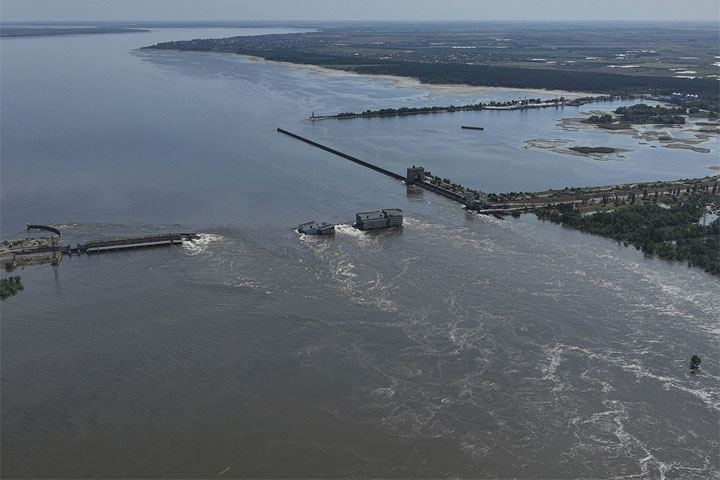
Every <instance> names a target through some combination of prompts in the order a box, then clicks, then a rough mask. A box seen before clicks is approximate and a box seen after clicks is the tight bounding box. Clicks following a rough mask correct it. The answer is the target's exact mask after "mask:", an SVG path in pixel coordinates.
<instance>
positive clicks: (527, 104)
mask: <svg viewBox="0 0 720 480" xmlns="http://www.w3.org/2000/svg"><path fill="white" fill-rule="evenodd" d="M615 99H616V97H613V96H609V95H608V96H598V97H583V98H582V99H575V100H571V101H566V99H565V97H559V98H553V99H550V100H541V99H539V98H529V99H524V100H509V101H507V102H495V101H491V102H487V103H485V102H479V103H473V104H471V105H448V106H446V107H440V106H432V107H399V108H381V109H379V110H365V111H364V112H358V113H356V112H342V113H338V114H337V115H332V116H331V117H335V118H353V117H379V116H390V115H413V114H420V113H433V112H458V111H477V110H486V109H488V108H498V107H515V108H538V107H552V106H558V105H582V104H584V103H589V102H601V101H612V100H615ZM323 118H327V117H323Z"/></svg>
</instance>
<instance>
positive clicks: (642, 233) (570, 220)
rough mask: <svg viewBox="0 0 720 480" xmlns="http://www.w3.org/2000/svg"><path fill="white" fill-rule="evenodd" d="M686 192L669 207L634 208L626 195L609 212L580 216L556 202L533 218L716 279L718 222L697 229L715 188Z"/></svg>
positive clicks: (714, 196)
mask: <svg viewBox="0 0 720 480" xmlns="http://www.w3.org/2000/svg"><path fill="white" fill-rule="evenodd" d="M688 190H689V191H686V192H684V193H683V194H681V192H680V188H679V187H678V189H677V191H674V192H673V197H672V198H673V199H674V200H668V203H670V205H669V208H664V206H661V205H658V204H656V203H644V204H635V202H636V200H637V199H636V197H635V194H632V196H631V197H630V198H629V199H628V200H629V203H630V205H626V206H622V207H621V208H616V209H615V210H613V211H607V212H597V213H593V214H589V215H582V214H581V213H580V211H579V210H578V209H577V207H576V205H575V204H574V203H561V204H557V205H553V206H552V207H544V208H541V209H538V210H536V212H535V213H536V215H537V216H538V217H539V218H541V219H547V220H550V221H553V222H557V223H562V224H563V225H569V226H572V227H575V228H577V229H579V230H581V231H583V232H589V233H593V234H597V235H602V236H604V237H608V238H613V239H615V240H617V241H618V242H623V243H625V244H632V245H634V246H635V247H636V248H638V249H640V250H642V251H643V252H645V253H646V254H648V255H653V254H655V255H657V256H659V257H660V258H663V259H666V260H678V261H686V262H688V265H691V266H698V267H700V268H703V269H704V270H705V271H706V272H708V273H711V274H713V275H720V222H718V221H714V222H712V223H710V224H709V225H706V226H703V225H700V224H699V221H700V219H701V218H702V217H703V215H705V213H706V212H707V208H708V207H711V208H715V209H717V207H718V195H717V186H715V187H714V188H713V191H712V192H710V191H709V189H708V187H707V186H704V187H702V188H698V189H695V191H692V190H693V189H690V188H688ZM604 200H605V203H607V201H609V199H608V198H606V199H604ZM666 206H668V205H666Z"/></svg>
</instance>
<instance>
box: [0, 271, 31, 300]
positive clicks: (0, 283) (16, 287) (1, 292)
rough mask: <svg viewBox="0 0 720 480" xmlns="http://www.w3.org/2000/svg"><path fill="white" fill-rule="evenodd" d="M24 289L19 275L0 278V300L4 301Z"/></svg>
mask: <svg viewBox="0 0 720 480" xmlns="http://www.w3.org/2000/svg"><path fill="white" fill-rule="evenodd" d="M24 289H25V287H23V284H22V282H21V281H20V277H19V276H15V277H8V278H3V279H0V300H3V301H4V300H5V299H6V298H9V297H12V296H13V295H15V294H16V293H18V292H19V291H21V290H24Z"/></svg>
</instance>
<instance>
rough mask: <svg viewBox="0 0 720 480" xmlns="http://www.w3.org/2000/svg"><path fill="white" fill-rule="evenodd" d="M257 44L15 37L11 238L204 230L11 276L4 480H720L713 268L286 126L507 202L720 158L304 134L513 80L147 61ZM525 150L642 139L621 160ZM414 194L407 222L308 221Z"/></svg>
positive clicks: (473, 118)
mask: <svg viewBox="0 0 720 480" xmlns="http://www.w3.org/2000/svg"><path fill="white" fill-rule="evenodd" d="M237 33H242V34H253V33H255V32H252V31H239V32H237V31H236V32H229V31H224V30H223V31H218V30H205V31H188V30H182V29H165V30H156V31H153V32H149V33H143V34H132V35H130V34H126V35H103V36H96V37H92V36H78V37H63V38H53V39H47V38H35V39H12V40H5V39H3V40H2V41H0V47H1V48H2V52H1V53H2V71H3V78H2V80H3V86H2V92H1V93H2V105H3V107H2V108H3V111H2V118H1V121H2V192H1V193H0V195H2V219H1V220H0V221H1V222H2V236H3V238H13V237H17V236H21V235H22V234H23V232H22V228H23V227H24V225H25V222H33V223H49V224H56V225H59V226H60V228H61V229H62V230H63V232H64V238H65V241H66V242H69V243H73V244H74V243H76V242H81V241H85V240H90V239H96V238H103V237H113V236H125V235H135V234H138V235H139V234H151V233H155V232H167V231H198V232H202V233H203V235H202V236H201V239H200V240H198V241H196V242H193V243H189V244H186V245H184V246H183V247H178V248H166V249H156V250H146V251H134V252H126V253H116V254H106V255H96V256H91V257H86V256H83V257H72V258H65V259H63V261H62V263H61V264H60V265H59V267H57V268H55V269H53V268H52V267H50V266H42V267H32V268H30V267H29V268H25V269H23V270H22V271H20V272H19V274H20V275H21V276H22V278H23V283H24V284H25V285H26V289H25V291H23V292H21V293H20V294H19V295H17V296H15V297H13V298H11V299H10V300H8V301H6V302H4V303H3V305H2V324H1V327H2V337H1V342H2V351H1V355H2V358H1V360H2V370H1V371H0V375H1V379H2V392H1V395H2V411H1V416H2V418H1V421H2V444H1V445H0V448H1V449H2V476H3V477H6V478H11V477H48V478H88V477H95V478H97V477H109V478H138V477H145V478H147V477H153V478H156V477H173V478H200V477H213V476H217V474H218V473H219V472H221V471H223V470H225V469H226V468H228V467H229V468H230V470H228V471H227V472H226V473H224V474H223V477H433V478H435V477H472V478H497V477H500V478H512V477H521V478H528V477H540V478H578V477H585V478H587V477H592V478H632V477H652V478H662V477H665V478H707V477H718V476H719V473H718V469H719V468H720V462H719V461H718V456H717V452H718V448H720V439H719V437H718V432H717V425H718V420H719V419H720V415H719V413H720V369H719V368H718V364H717V359H718V358H719V357H720V348H719V346H718V339H719V337H720V325H719V324H718V306H719V305H718V300H717V298H718V295H717V293H718V283H717V280H716V279H714V278H712V277H710V276H708V275H706V274H705V273H703V272H701V271H698V270H695V269H688V268H687V267H686V266H685V265H681V264H670V263H667V262H663V261H660V260H657V259H649V258H644V257H643V255H642V254H641V253H639V252H637V251H636V250H634V249H632V248H630V249H628V248H625V247H623V246H621V245H618V244H616V243H615V242H612V241H608V240H605V239H602V238H598V237H594V236H589V235H585V234H582V233H579V232H577V231H573V230H569V229H565V228H562V227H559V226H556V225H552V224H548V223H543V222H539V221H537V220H535V219H534V218H531V217H523V218H521V219H519V220H506V221H500V220H496V219H494V218H485V217H478V216H476V215H472V214H468V213H466V212H464V211H463V210H462V209H460V208H459V207H458V206H457V205H455V204H453V203H451V202H449V201H446V200H444V199H442V198H439V197H436V196H434V195H432V194H430V193H429V192H422V191H415V190H413V189H408V188H406V187H405V186H404V185H402V184H398V183H396V182H393V181H391V180H389V179H387V178H385V177H382V176H380V175H378V174H376V173H374V172H372V171H369V170H366V169H362V168H361V167H359V166H357V165H354V164H351V163H349V162H346V161H344V160H341V159H339V158H337V157H333V156H331V155H329V154H326V153H324V152H321V151H319V150H314V149H312V148H311V147H309V146H307V145H305V144H301V143H299V142H296V141H293V140H292V139H289V138H287V137H282V136H279V135H278V134H277V133H276V132H275V128H276V127H277V126H281V127H283V128H287V129H288V130H291V131H296V132H298V133H300V134H303V135H305V136H309V137H311V138H313V139H317V140H319V141H321V142H324V143H327V144H330V145H332V146H333V147H335V148H338V149H340V150H343V151H346V152H348V153H351V154H353V155H357V156H358V157H360V158H363V159H366V160H370V161H373V162H377V163H379V164H381V165H382V166H384V167H387V168H389V169H391V170H394V171H397V172H400V173H402V172H403V170H404V168H405V167H407V166H409V165H410V164H418V165H425V166H426V167H427V168H428V169H430V170H432V171H433V173H436V174H439V175H441V176H448V177H450V178H452V179H453V180H457V181H460V183H463V184H465V185H468V186H475V187H478V188H481V189H484V190H487V191H495V192H500V191H508V190H515V191H518V190H537V189H541V188H547V187H562V186H566V185H597V184H608V183H612V182H623V181H636V180H655V179H660V178H668V179H669V178H680V177H689V176H701V175H706V174H708V173H709V171H708V170H707V169H705V168H704V167H705V166H707V165H710V164H712V163H713V162H712V159H711V157H710V155H716V152H717V143H716V142H715V143H711V144H705V145H704V146H708V148H711V149H713V153H711V154H705V155H704V154H698V153H694V152H689V151H677V150H670V149H665V148H655V149H652V148H651V145H640V143H639V141H638V140H635V139H631V138H630V137H621V136H618V135H610V134H605V133H603V132H595V131H583V132H567V131H564V130H561V129H559V128H558V127H557V121H558V120H559V119H561V118H564V117H572V116H578V112H579V111H580V110H584V109H570V108H566V109H564V110H554V109H546V110H538V111H531V112H475V113H462V114H454V115H452V114H448V115H445V114H442V115H432V116H422V117H406V118H402V119H400V118H396V119H372V120H371V119H366V120H359V121H343V122H317V123H310V122H307V121H305V120H303V118H304V117H306V116H308V115H309V114H310V113H311V112H312V111H315V113H316V114H322V113H332V112H339V111H353V110H354V111H358V110H366V109H374V108H381V107H384V106H400V105H403V104H410V105H413V106H415V105H435V104H437V105H444V104H449V103H453V102H456V103H457V102H459V101H462V100H467V101H478V100H488V99H496V100H503V99H508V98H515V97H517V96H518V95H519V94H518V93H516V92H505V93H497V92H490V93H485V94H473V95H460V96H454V97H451V96H448V95H447V94H445V93H444V94H442V95H440V96H437V95H438V94H435V93H433V91H432V90H421V89H412V88H408V87H406V86H402V85H395V84H393V83H392V82H387V81H384V80H377V79H363V78H354V77H340V76H327V75H323V74H320V73H317V72H313V71H311V70H306V69H297V68H292V67H285V66H278V65H269V64H264V63H257V62H248V61H247V60H244V59H242V58H236V57H229V56H221V55H208V54H181V53H175V52H139V51H136V50H135V49H136V48H138V47H140V46H144V45H149V44H152V43H155V42H158V41H162V40H171V39H182V38H194V37H208V36H227V35H229V34H237ZM532 96H536V95H535V94H533V95H532ZM619 104H620V103H618V104H613V105H610V106H607V107H606V106H603V108H614V105H619ZM593 108H594V107H593ZM470 122H473V123H471V124H480V125H485V126H486V130H485V131H484V132H481V134H480V135H478V134H477V133H475V134H467V132H461V131H460V130H459V125H461V124H468V123H470ZM578 136H580V137H578ZM530 138H552V139H555V138H559V139H567V138H581V142H588V143H592V144H601V145H611V146H616V147H620V148H628V149H630V150H632V152H628V153H626V154H624V157H623V158H616V159H613V160H610V161H605V162H600V161H597V160H592V159H586V158H582V157H575V156H564V155H560V154H556V153H552V152H548V151H544V150H536V149H523V148H522V146H523V142H524V141H525V140H527V139H530ZM393 207H397V208H402V209H403V210H404V211H405V213H406V218H405V227H404V228H403V229H401V230H388V231H381V232H359V231H356V230H354V229H352V228H351V227H349V226H340V227H338V229H337V230H338V231H337V234H336V235H335V236H334V237H329V238H328V237H300V236H298V235H297V234H296V233H295V232H294V231H293V227H294V226H295V225H297V224H298V223H300V222H304V221H308V220H311V219H317V220H323V221H332V222H337V223H346V224H347V223H349V222H350V221H352V220H353V215H354V213H355V212H356V211H361V210H366V209H374V208H393ZM693 354H698V355H700V356H701V357H702V358H703V364H702V367H703V371H702V373H701V374H699V375H689V373H688V362H689V358H690V356H692V355H693Z"/></svg>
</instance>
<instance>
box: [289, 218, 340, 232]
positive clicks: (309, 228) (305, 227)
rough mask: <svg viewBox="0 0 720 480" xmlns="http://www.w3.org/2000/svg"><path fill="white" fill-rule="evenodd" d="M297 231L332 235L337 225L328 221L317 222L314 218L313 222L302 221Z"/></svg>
mask: <svg viewBox="0 0 720 480" xmlns="http://www.w3.org/2000/svg"><path fill="white" fill-rule="evenodd" d="M297 231H298V232H300V233H304V234H305V235H332V234H333V233H335V225H333V224H332V223H327V222H322V223H317V222H316V221H315V220H313V221H312V222H307V223H301V224H300V225H299V226H298V228H297Z"/></svg>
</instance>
